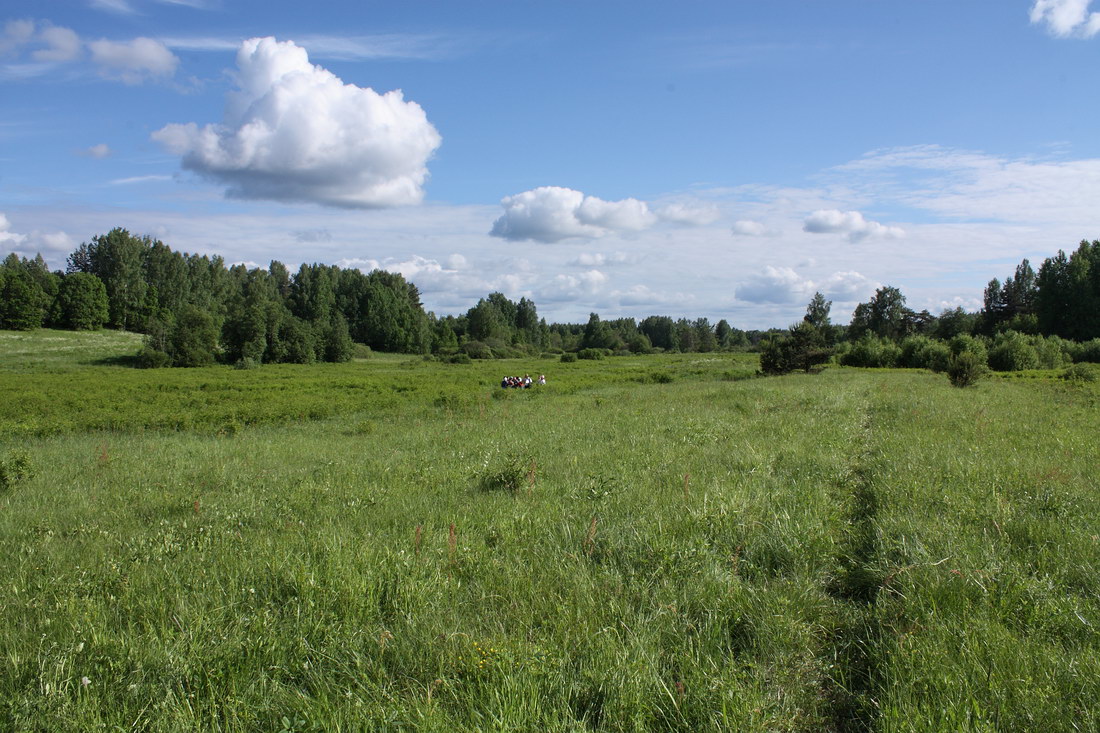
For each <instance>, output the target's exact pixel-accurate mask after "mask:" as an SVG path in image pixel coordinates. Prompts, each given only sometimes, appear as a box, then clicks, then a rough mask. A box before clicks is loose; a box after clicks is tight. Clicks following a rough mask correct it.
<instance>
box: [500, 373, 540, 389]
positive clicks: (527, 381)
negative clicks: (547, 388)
mask: <svg viewBox="0 0 1100 733" xmlns="http://www.w3.org/2000/svg"><path fill="white" fill-rule="evenodd" d="M532 384H546V375H545V374H540V375H539V378H538V379H537V380H536V379H531V375H530V374H524V375H523V376H522V377H505V378H504V379H502V380H500V386H501V387H504V388H505V389H509V388H515V389H527V388H528V387H530V386H531V385H532Z"/></svg>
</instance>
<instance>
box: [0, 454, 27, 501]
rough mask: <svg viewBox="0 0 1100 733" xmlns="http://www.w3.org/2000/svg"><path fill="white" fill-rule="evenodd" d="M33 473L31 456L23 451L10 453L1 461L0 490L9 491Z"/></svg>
mask: <svg viewBox="0 0 1100 733" xmlns="http://www.w3.org/2000/svg"><path fill="white" fill-rule="evenodd" d="M32 475H34V472H33V471H32V470H31V459H30V456H28V455H27V454H26V453H24V452H22V451H14V452H12V453H9V454H8V456H7V457H6V458H5V459H4V460H2V461H0V491H7V490H8V489H10V488H12V487H13V486H15V485H16V484H17V483H19V482H20V481H22V480H24V479H27V478H30V477H31V476H32Z"/></svg>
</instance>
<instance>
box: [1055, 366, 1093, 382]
mask: <svg viewBox="0 0 1100 733" xmlns="http://www.w3.org/2000/svg"><path fill="white" fill-rule="evenodd" d="M1060 376H1061V378H1062V379H1065V380H1067V381H1070V382H1095V381H1096V380H1097V379H1098V378H1100V375H1098V374H1097V369H1096V367H1094V366H1093V365H1091V364H1084V363H1082V364H1074V365H1073V366H1071V367H1067V368H1066V370H1065V371H1064V372H1062V374H1061V375H1060Z"/></svg>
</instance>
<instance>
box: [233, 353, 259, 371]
mask: <svg viewBox="0 0 1100 733" xmlns="http://www.w3.org/2000/svg"><path fill="white" fill-rule="evenodd" d="M233 368H234V369H259V368H260V362H259V361H257V360H255V359H253V358H252V357H251V356H242V357H241V358H240V359H237V361H235V362H233Z"/></svg>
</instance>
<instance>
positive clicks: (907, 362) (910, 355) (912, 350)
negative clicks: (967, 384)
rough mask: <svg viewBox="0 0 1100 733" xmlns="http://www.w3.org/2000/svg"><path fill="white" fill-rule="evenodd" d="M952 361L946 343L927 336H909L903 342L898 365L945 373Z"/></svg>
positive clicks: (949, 349)
mask: <svg viewBox="0 0 1100 733" xmlns="http://www.w3.org/2000/svg"><path fill="white" fill-rule="evenodd" d="M950 361H951V348H950V347H949V346H948V345H947V344H945V343H944V342H942V341H940V340H938V339H931V338H928V337H927V336H908V337H906V338H905V339H904V340H903V341H902V342H901V353H900V354H899V355H898V362H897V365H898V366H901V367H908V368H910V369H930V370H932V371H934V372H945V371H947V367H948V365H949V363H950Z"/></svg>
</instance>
